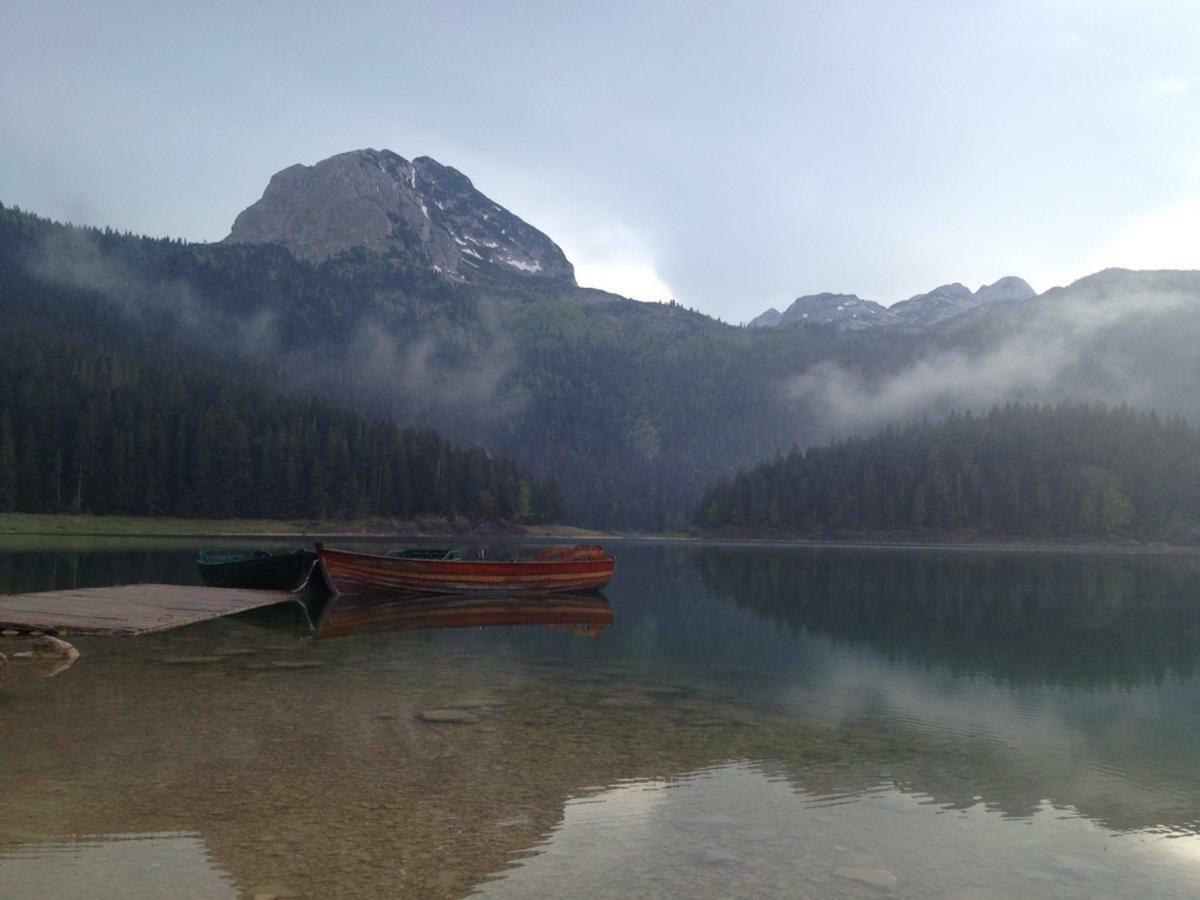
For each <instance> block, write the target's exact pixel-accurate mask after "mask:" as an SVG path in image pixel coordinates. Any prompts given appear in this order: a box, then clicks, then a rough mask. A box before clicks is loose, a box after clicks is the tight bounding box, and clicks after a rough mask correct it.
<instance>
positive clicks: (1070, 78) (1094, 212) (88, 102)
mask: <svg viewBox="0 0 1200 900" xmlns="http://www.w3.org/2000/svg"><path fill="white" fill-rule="evenodd" d="M1197 47H1200V4H1197V3H1195V2H1194V0H1183V2H1161V3H1160V2H1152V0H1139V2H1116V0H1086V2H1085V0H1078V2H1075V0H1070V2H1068V0H1036V2H1034V0H1028V2H1026V0H1006V2H988V0H946V2H942V0H928V2H921V0H909V2H905V0H884V2H855V0H846V2H797V0H792V2H781V3H772V2H756V0H739V2H736V3H732V2H730V3H713V2H705V0H686V2H655V0H641V2H624V0H611V2H601V3H597V2H594V0H588V2H564V0H545V2H542V0H528V2H501V0H490V2H460V0H434V2H406V0H389V2H386V3H385V2H374V0H358V2H355V3H353V4H333V3H329V4H316V3H311V4H310V3H301V2H287V3H283V2H237V3H195V2H188V3H173V2H167V0H160V2H156V3H129V2H121V0H108V2H105V3H103V4H98V3H92V2H88V3H68V2H54V0H39V2H26V0H4V3H3V4H2V5H0V122H2V123H3V125H2V132H0V133H2V135H3V139H2V140H0V202H2V203H4V204H6V205H16V206H20V207H21V208H23V209H28V210H31V211H33V212H36V213H39V214H41V215H44V216H49V217H51V218H54V219H59V220H66V221H71V222H75V223H79V224H90V225H101V226H112V227H115V228H119V229H121V230H130V231H134V232H138V233H145V234H153V235H169V236H172V237H184V238H187V239H191V240H200V241H208V240H219V239H220V238H222V237H224V236H225V235H226V234H227V233H228V231H229V227H230V225H231V224H232V223H233V220H234V218H235V217H236V215H237V214H238V212H240V211H241V210H242V209H243V208H245V207H246V206H248V205H249V204H250V203H252V202H253V201H255V200H256V199H258V197H259V196H261V194H262V191H263V189H264V188H265V186H266V183H267V181H268V179H269V178H270V176H271V175H272V174H273V173H274V172H276V171H278V170H279V169H282V168H284V167H286V166H289V165H292V164H293V163H297V162H300V163H306V164H311V163H315V162H317V161H318V160H320V159H324V158H325V157H328V156H331V155H333V154H335V153H339V152H343V151H346V150H352V149H358V148H362V147H374V148H377V149H378V148H384V147H386V148H388V149H391V150H393V151H395V152H396V153H399V154H400V155H401V156H404V157H406V158H409V159H411V158H413V157H415V156H422V155H427V156H432V157H434V158H435V159H437V160H438V161H440V162H442V163H445V164H447V165H452V166H454V167H455V168H458V169H459V170H461V171H462V172H464V173H465V174H467V175H468V176H469V177H470V178H471V179H472V181H474V183H475V185H476V187H478V188H479V189H480V190H482V191H483V192H484V193H485V194H487V195H489V196H490V197H491V198H492V199H493V200H495V201H496V202H498V203H501V204H502V205H504V206H505V207H507V208H508V209H510V210H511V211H513V212H514V213H515V214H517V215H518V216H520V217H521V218H523V219H525V220H526V221H528V222H530V223H531V224H533V225H535V226H537V227H538V228H540V229H541V230H543V231H545V232H546V233H547V234H549V235H550V236H551V237H552V238H553V239H554V240H555V241H557V242H558V243H559V245H560V246H561V247H562V248H563V250H564V251H565V252H566V254H567V256H568V258H570V259H571V260H572V261H573V262H574V263H575V267H576V272H577V277H578V280H579V282H580V283H581V284H585V285H588V286H595V287H602V288H606V289H609V290H613V291H616V292H618V293H622V294H625V295H627V296H633V297H636V298H638V299H642V300H665V299H668V298H673V299H676V300H678V301H679V302H681V303H683V304H684V305H686V306H689V307H695V308H698V309H701V310H703V311H704V312H706V313H709V314H711V315H714V316H719V317H721V318H722V319H724V320H725V321H732V322H740V321H746V320H748V319H750V318H752V317H753V316H754V315H756V314H757V313H759V312H761V311H762V310H763V309H765V308H767V307H769V306H775V307H778V308H780V309H782V308H784V307H786V305H787V304H788V303H790V302H791V300H792V299H794V298H795V297H796V296H799V295H801V294H807V293H815V292H819V291H836V292H847V293H856V294H858V295H860V296H862V297H866V298H870V299H874V300H878V301H880V302H883V303H892V302H894V301H896V300H900V299H904V298H905V297H908V296H911V295H913V294H916V293H920V292H923V291H926V290H929V289H931V288H933V287H934V286H936V285H939V284H943V283H947V282H952V281H961V282H963V283H965V284H967V285H968V286H970V287H972V288H975V287H978V286H979V285H981V284H983V283H987V282H991V281H994V280H995V279H997V278H999V277H1001V276H1004V275H1009V274H1015V275H1020V276H1022V277H1024V278H1025V279H1026V280H1028V281H1029V282H1030V283H1031V284H1032V285H1033V286H1034V287H1035V288H1036V289H1037V290H1039V291H1040V290H1045V289H1047V288H1049V287H1052V286H1054V285H1056V284H1065V283H1068V282H1070V281H1072V280H1074V279H1076V278H1079V277H1082V276H1083V275H1086V274H1089V273H1091V272H1094V271H1097V270H1099V269H1102V268H1105V267H1108V266H1125V267H1130V268H1200V240H1197V235H1200V53H1197V52H1196V48H1197Z"/></svg>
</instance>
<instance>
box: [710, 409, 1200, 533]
mask: <svg viewBox="0 0 1200 900" xmlns="http://www.w3.org/2000/svg"><path fill="white" fill-rule="evenodd" d="M695 520H696V522H697V523H698V524H700V525H702V526H703V527H707V528H730V527H732V528H751V529H777V530H780V531H786V532H792V533H797V534H810V535H833V534H838V533H854V532H897V533H913V534H923V533H925V534H927V533H958V532H974V533H979V534H983V535H996V536H1006V537H1075V536H1081V537H1130V538H1141V539H1175V540H1197V539H1200V432H1197V429H1196V428H1195V427H1193V426H1191V425H1189V424H1187V423H1185V422H1184V421H1183V420H1181V419H1178V418H1172V419H1169V420H1166V421H1164V420H1163V419H1161V418H1160V417H1159V416H1157V415H1156V414H1155V413H1152V412H1139V411H1135V410H1132V409H1129V408H1127V407H1119V408H1107V407H1102V406H1070V407H1049V406H1022V405H1009V406H1005V407H1002V408H997V409H993V410H992V411H991V412H989V413H987V414H986V415H981V416H977V415H971V414H955V415H951V416H950V417H949V418H947V419H946V420H944V421H941V422H938V423H935V424H930V423H922V424H918V425H911V426H908V427H904V428H890V429H888V430H886V431H884V432H882V433H881V434H877V435H875V436H873V437H870V438H858V439H852V440H845V441H839V442H836V443H833V444H830V445H828V446H823V447H819V448H813V449H810V450H808V451H806V452H802V451H799V450H796V451H793V452H792V453H791V454H789V455H788V456H786V457H782V458H779V459H776V460H775V461H773V462H769V463H765V464H763V465H759V466H757V467H755V468H753V469H751V470H749V471H747V472H744V473H742V474H740V475H738V476H737V477H735V478H734V479H733V480H732V481H726V482H723V483H721V484H719V485H717V486H716V487H714V488H712V489H711V490H709V491H708V492H707V493H706V494H705V495H704V497H703V499H702V500H701V503H700V507H699V509H698V511H697V513H696V516H695Z"/></svg>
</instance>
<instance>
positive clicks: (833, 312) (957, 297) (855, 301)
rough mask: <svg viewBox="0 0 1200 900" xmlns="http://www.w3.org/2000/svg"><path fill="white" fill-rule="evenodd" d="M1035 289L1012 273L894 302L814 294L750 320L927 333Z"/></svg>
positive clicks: (755, 323)
mask: <svg viewBox="0 0 1200 900" xmlns="http://www.w3.org/2000/svg"><path fill="white" fill-rule="evenodd" d="M1034 295H1035V292H1034V290H1033V288H1031V287H1030V286H1029V284H1028V283H1026V282H1025V281H1024V280H1023V279H1021V278H1018V277H1016V276H1015V275H1008V276H1005V277H1004V278H1001V279H1000V280H999V281H997V282H995V283H993V284H990V285H987V284H985V285H983V286H982V287H980V288H979V290H977V291H972V290H971V289H970V288H968V287H966V286H965V285H962V284H958V283H957V282H955V283H954V284H943V285H941V286H940V287H936V288H934V289H933V290H932V291H928V292H926V293H924V294H917V295H916V296H913V297H909V298H908V299H907V300H901V301H900V302H898V303H894V304H892V305H891V306H886V307H885V306H883V305H882V304H879V303H876V302H874V301H873V300H863V299H862V298H860V297H858V296H856V295H854V294H828V293H826V294H809V295H806V296H804V297H799V298H798V299H797V300H796V301H795V302H794V303H792V305H791V306H789V307H788V308H787V310H786V311H785V312H784V313H782V314H780V313H779V312H777V311H776V310H775V309H773V308H772V309H769V310H767V311H766V312H764V313H762V315H760V316H757V317H756V318H755V319H753V320H751V322H750V325H751V327H754V328H775V327H778V326H780V325H790V324H793V323H796V322H809V323H813V324H820V325H829V326H832V327H834V328H838V329H841V330H846V331H857V330H860V329H864V328H877V327H893V328H901V329H904V330H907V331H924V330H926V329H929V328H932V327H933V326H935V325H939V324H941V323H942V322H945V321H946V320H947V319H951V318H954V317H956V316H958V315H959V314H961V313H964V312H967V311H969V310H972V309H975V308H977V307H979V306H982V305H983V304H985V303H1002V302H1009V301H1019V300H1027V299H1029V298H1030V297H1033V296H1034Z"/></svg>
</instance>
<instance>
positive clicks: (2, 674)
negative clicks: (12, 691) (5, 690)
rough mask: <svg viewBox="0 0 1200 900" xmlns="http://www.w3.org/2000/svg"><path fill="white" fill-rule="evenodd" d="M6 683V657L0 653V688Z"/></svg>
mask: <svg viewBox="0 0 1200 900" xmlns="http://www.w3.org/2000/svg"><path fill="white" fill-rule="evenodd" d="M6 681H8V657H7V656H5V655H4V654H3V653H0V688H2V687H4V682H6Z"/></svg>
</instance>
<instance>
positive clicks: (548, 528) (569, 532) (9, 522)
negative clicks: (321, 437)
mask: <svg viewBox="0 0 1200 900" xmlns="http://www.w3.org/2000/svg"><path fill="white" fill-rule="evenodd" d="M3 535H28V536H35V535H40V536H54V535H61V536H63V537H68V536H70V537H164V538H174V537H247V538H248V537H260V538H272V537H281V538H284V537H296V536H300V535H322V536H328V537H391V536H405V537H438V536H443V535H445V536H451V537H453V536H458V535H461V536H474V537H506V536H512V537H561V538H570V539H580V540H582V539H585V538H603V537H614V536H615V535H610V534H605V533H603V532H599V531H592V530H588V529H585V528H576V527H574V526H571V525H517V524H514V523H494V522H480V523H471V522H468V521H466V520H458V521H451V520H448V519H443V518H435V517H429V518H421V519H356V520H350V521H347V520H342V519H337V520H334V519H184V518H171V517H162V518H159V517H150V516H89V515H51V514H42V513H0V536H3Z"/></svg>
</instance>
